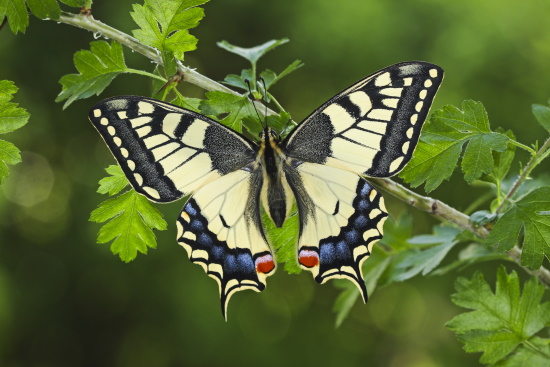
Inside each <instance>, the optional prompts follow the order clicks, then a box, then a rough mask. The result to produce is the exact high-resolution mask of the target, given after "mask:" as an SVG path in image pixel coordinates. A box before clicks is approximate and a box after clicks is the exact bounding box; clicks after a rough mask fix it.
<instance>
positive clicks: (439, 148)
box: [400, 101, 509, 192]
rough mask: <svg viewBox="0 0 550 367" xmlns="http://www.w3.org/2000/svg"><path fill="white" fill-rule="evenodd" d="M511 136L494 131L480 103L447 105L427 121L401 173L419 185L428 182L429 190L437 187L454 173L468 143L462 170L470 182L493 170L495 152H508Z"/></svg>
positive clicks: (407, 179)
mask: <svg viewBox="0 0 550 367" xmlns="http://www.w3.org/2000/svg"><path fill="white" fill-rule="evenodd" d="M508 140H509V138H508V137H507V136H506V135H505V134H502V133H497V132H492V131H491V130H490V127H489V119H488V117H487V112H486V111H485V108H484V107H483V105H482V104H481V103H480V102H474V101H464V102H463V103H462V110H460V109H458V108H456V107H454V106H445V107H443V108H442V109H440V110H437V111H434V112H433V113H432V116H431V118H430V120H429V121H427V122H426V125H425V126H424V130H423V132H422V135H421V139H420V142H419V144H418V146H417V148H416V151H415V153H414V156H413V159H412V160H411V161H410V162H409V164H408V165H407V166H406V167H405V169H404V170H403V172H402V173H401V174H400V177H402V178H403V179H404V180H405V181H406V182H407V183H410V184H411V186H413V187H416V186H419V185H421V184H422V183H425V190H426V191H427V192H429V191H432V190H434V189H436V188H437V187H438V186H439V185H440V184H441V183H442V182H443V181H444V180H447V179H449V177H450V176H451V174H452V173H453V171H454V169H455V167H456V164H457V162H458V159H459V158H460V156H461V153H462V150H463V147H464V145H465V144H466V143H467V146H466V149H465V150H464V154H463V155H462V165H461V166H462V171H463V173H464V179H465V180H466V181H467V182H468V183H472V182H473V181H474V180H476V179H478V178H480V177H481V175H482V174H489V173H491V172H492V171H493V167H494V159H493V155H492V151H495V150H496V151H499V152H504V151H506V150H507V148H508Z"/></svg>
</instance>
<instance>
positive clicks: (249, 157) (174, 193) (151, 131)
mask: <svg viewBox="0 0 550 367" xmlns="http://www.w3.org/2000/svg"><path fill="white" fill-rule="evenodd" d="M89 118H90V121H91V122H92V124H93V125H94V126H95V127H96V129H97V130H98V131H99V133H100V134H101V136H102V137H103V139H104V140H105V142H106V143H107V146H108V147H109V149H110V150H111V152H112V153H113V155H114V156H115V158H116V160H117V161H118V163H119V165H120V167H121V168H122V170H123V171H124V173H125V174H126V177H128V180H129V181H130V183H131V184H132V186H133V187H134V189H135V190H136V191H137V192H139V193H140V194H143V195H145V196H146V197H147V198H148V199H150V200H152V201H156V202H170V201H174V200H177V199H179V198H181V197H183V196H185V195H188V194H190V193H191V192H193V191H195V190H196V189H197V188H199V187H201V186H202V185H204V184H206V183H208V182H210V181H213V180H215V179H217V178H219V177H221V176H223V175H225V174H227V173H229V172H233V171H235V170H237V169H240V168H242V167H244V166H246V165H247V164H250V163H251V162H253V161H254V158H255V151H254V149H255V148H254V144H253V143H252V142H250V141H248V140H247V139H246V138H244V137H243V136H241V135H238V134H236V133H235V132H234V131H232V130H231V129H229V128H227V127H225V126H223V125H222V124H220V123H218V122H216V121H214V120H212V119H209V118H208V117H206V116H204V115H201V114H198V113H195V112H193V111H189V110H186V109H183V108H180V107H177V106H174V105H171V104H168V103H164V102H160V101H156V100H153V99H149V98H143V97H137V96H120V97H114V98H109V99H106V100H103V101H101V102H100V103H98V104H97V105H95V106H94V107H93V108H92V109H91V110H90V114H89Z"/></svg>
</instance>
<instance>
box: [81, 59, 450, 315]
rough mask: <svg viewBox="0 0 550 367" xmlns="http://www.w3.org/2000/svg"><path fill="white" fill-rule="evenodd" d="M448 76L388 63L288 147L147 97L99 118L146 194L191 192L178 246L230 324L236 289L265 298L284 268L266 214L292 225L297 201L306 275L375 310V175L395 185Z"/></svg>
mask: <svg viewBox="0 0 550 367" xmlns="http://www.w3.org/2000/svg"><path fill="white" fill-rule="evenodd" d="M442 78H443V70H442V69H441V68H439V67H438V66H436V65H433V64H429V63H424V62H407V63H400V64H395V65H392V66H389V67H387V68H385V69H382V70H380V71H378V72H376V73H374V74H371V75H369V76H367V77H366V78H364V79H362V80H360V81H359V82H357V83H355V84H354V85H352V86H351V87H349V88H347V89H345V90H344V91H342V92H341V93H339V94H337V95H336V96H334V97H333V98H331V99H330V100H329V101H327V102H326V103H325V104H323V105H322V106H321V107H319V108H318V109H316V110H315V111H314V112H313V113H312V114H311V115H310V116H309V117H308V118H306V119H305V120H304V121H303V122H301V123H300V124H299V125H298V126H297V127H296V128H295V129H294V130H293V131H292V132H291V133H290V134H289V135H288V136H287V137H286V138H285V139H284V140H282V141H281V139H280V138H279V136H278V134H277V133H276V132H275V131H273V130H271V129H270V128H265V129H264V130H263V132H262V133H261V135H260V140H259V142H258V143H256V142H253V141H251V140H249V139H248V138H246V137H244V136H243V135H241V134H238V133H236V132H234V131H232V130H231V129H229V128H227V127H225V126H223V125H221V124H220V123H218V122H216V121H214V120H212V119H210V118H209V117H207V116H204V115H201V114H199V113H196V112H193V111H189V110H185V109H183V108H180V107H177V106H174V105H171V104H168V103H165V102H161V101H155V100H153V99H149V98H144V97H136V96H120V97H113V98H110V99H107V100H104V101H102V102H100V103H99V104H97V105H96V106H95V107H93V108H92V110H91V111H90V115H89V116H90V120H91V121H92V123H93V124H94V126H95V127H96V128H97V130H98V131H99V133H100V134H101V135H102V137H103V138H104V140H105V141H106V143H107V145H108V146H109V148H110V149H111V151H112V152H113V155H114V156H115V158H116V159H117V161H118V163H119V164H120V166H121V167H122V169H123V171H124V172H125V174H126V176H127V177H128V179H129V181H130V183H131V184H132V186H133V187H134V189H136V191H138V192H139V193H141V194H143V195H145V196H146V197H147V198H149V199H150V200H152V201H157V202H169V201H173V200H177V199H178V198H181V197H183V196H186V195H190V198H189V199H188V201H187V203H186V204H185V205H184V207H183V209H182V212H181V214H180V216H179V217H178V220H177V229H178V233H177V239H178V243H179V244H181V245H182V246H183V247H184V248H185V250H186V251H187V253H188V256H189V258H190V260H191V261H192V262H194V263H196V264H199V265H201V266H202V267H203V269H204V270H205V272H206V273H207V274H208V275H209V276H211V277H212V278H214V279H215V280H216V281H217V282H218V285H219V289H220V295H221V306H222V312H223V314H224V315H226V311H227V303H228V301H229V299H230V297H231V296H232V295H233V294H234V293H235V292H236V291H240V290H243V289H253V290H256V291H261V290H263V289H264V288H265V285H266V278H267V276H269V275H271V274H273V272H274V271H275V269H276V262H275V259H274V253H273V251H272V249H271V247H270V245H269V243H268V241H267V239H266V236H265V233H264V229H263V227H262V221H261V206H263V209H264V210H265V212H266V213H267V214H268V215H269V217H270V218H271V220H272V221H273V222H274V223H275V225H276V226H277V227H281V226H282V225H283V224H284V221H285V218H287V217H288V215H289V213H290V211H291V208H292V207H293V205H294V203H296V206H297V208H298V215H299V221H300V232H299V238H298V241H297V246H296V257H297V260H298V262H299V263H300V265H301V267H302V268H304V269H306V270H308V271H310V272H311V273H312V274H313V276H314V279H315V280H316V281H317V282H319V283H324V282H326V281H327V280H329V279H332V278H346V279H349V280H351V281H352V282H353V283H354V284H356V285H357V287H358V288H359V290H360V291H361V294H362V297H363V299H364V301H365V302H366V300H367V290H366V286H365V282H364V281H363V275H362V269H361V266H362V263H363V262H364V261H365V260H366V259H367V258H368V256H369V255H370V251H371V249H372V246H373V244H374V243H375V242H376V241H378V240H379V239H381V238H382V233H383V228H382V227H383V223H384V221H385V219H386V218H387V213H386V210H385V207H384V201H383V198H382V196H381V195H380V194H379V193H377V192H376V190H375V189H374V187H373V186H372V185H371V184H369V183H368V181H366V180H365V178H364V177H365V176H367V177H390V176H392V175H394V174H396V173H397V172H399V171H400V170H401V169H402V168H403V167H404V166H405V165H406V164H407V162H408V161H409V160H410V159H411V157H412V153H413V151H414V149H415V147H416V144H417V142H418V139H419V136H420V131H421V129H422V124H423V122H424V120H425V119H426V116H427V114H428V110H429V108H430V106H431V103H432V101H433V98H434V96H435V93H436V91H437V89H438V87H439V85H440V83H441V81H442Z"/></svg>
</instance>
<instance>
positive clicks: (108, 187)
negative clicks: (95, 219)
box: [97, 165, 128, 196]
mask: <svg viewBox="0 0 550 367" xmlns="http://www.w3.org/2000/svg"><path fill="white" fill-rule="evenodd" d="M105 171H107V173H108V174H110V175H111V176H109V177H105V178H102V179H101V180H100V181H99V188H98V189H97V192H98V193H100V194H107V193H108V194H109V195H111V196H112V195H115V194H118V193H119V192H121V191H122V189H124V188H125V187H126V185H128V180H127V179H126V175H124V172H123V171H122V168H120V166H118V165H116V166H115V165H111V166H109V167H107V168H106V169H105Z"/></svg>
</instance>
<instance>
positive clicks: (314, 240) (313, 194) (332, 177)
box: [285, 163, 388, 302]
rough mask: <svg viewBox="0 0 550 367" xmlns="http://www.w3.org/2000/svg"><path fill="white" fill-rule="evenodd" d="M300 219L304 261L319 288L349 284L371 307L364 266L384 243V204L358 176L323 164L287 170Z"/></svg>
mask: <svg viewBox="0 0 550 367" xmlns="http://www.w3.org/2000/svg"><path fill="white" fill-rule="evenodd" d="M285 174H286V177H287V180H288V182H289V185H290V187H291V188H292V190H293V191H294V195H295V197H296V201H297V204H298V211H299V215H300V236H299V241H298V260H299V262H300V265H301V267H302V268H304V269H306V270H309V271H311V272H312V273H313V276H314V278H315V280H316V281H317V282H318V283H324V282H326V281H327V280H329V279H332V278H347V279H349V280H351V281H352V282H353V283H354V284H355V285H357V287H358V288H359V289H360V291H361V294H362V296H363V299H364V301H365V302H366V301H367V289H366V287H365V282H364V281H363V275H362V270H361V265H362V263H363V261H365V260H366V259H367V258H368V256H369V255H370V251H371V250H372V245H373V244H374V243H375V242H376V241H378V240H379V239H381V238H382V227H383V224H384V221H385V220H386V218H387V216H388V214H387V213H386V210H385V207H384V199H383V198H382V196H381V195H380V194H378V193H377V192H376V190H374V188H373V187H372V186H371V185H370V184H369V183H368V182H367V181H365V180H364V179H363V178H361V177H359V176H358V175H357V174H355V173H353V172H350V171H346V170H342V169H339V168H335V167H331V166H326V165H321V164H317V163H302V164H300V165H299V166H298V167H296V168H292V167H290V166H287V167H286V170H285Z"/></svg>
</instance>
